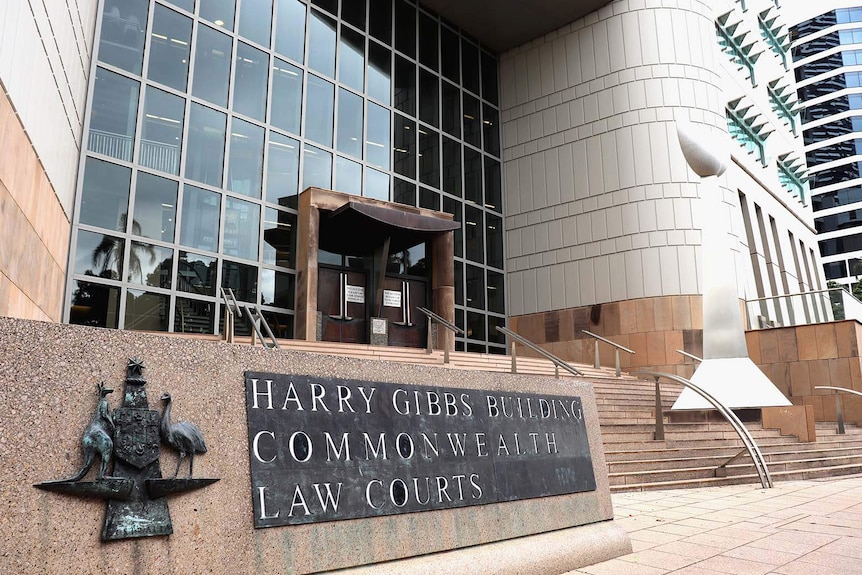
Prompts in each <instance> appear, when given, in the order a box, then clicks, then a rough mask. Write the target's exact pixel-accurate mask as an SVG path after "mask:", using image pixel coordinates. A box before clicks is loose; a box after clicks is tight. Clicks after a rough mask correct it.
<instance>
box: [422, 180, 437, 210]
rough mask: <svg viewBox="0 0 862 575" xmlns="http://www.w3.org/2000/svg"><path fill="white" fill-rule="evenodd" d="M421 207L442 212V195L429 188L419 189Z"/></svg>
mask: <svg viewBox="0 0 862 575" xmlns="http://www.w3.org/2000/svg"><path fill="white" fill-rule="evenodd" d="M419 207H420V208H426V209H428V210H437V211H439V210H440V193H439V192H435V191H434V190H429V189H428V188H423V187H421V186H420V187H419Z"/></svg>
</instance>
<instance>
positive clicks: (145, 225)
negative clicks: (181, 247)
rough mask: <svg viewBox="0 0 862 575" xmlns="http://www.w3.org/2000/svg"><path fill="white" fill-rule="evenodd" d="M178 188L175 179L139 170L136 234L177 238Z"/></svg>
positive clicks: (134, 214)
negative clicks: (175, 232) (175, 234)
mask: <svg viewBox="0 0 862 575" xmlns="http://www.w3.org/2000/svg"><path fill="white" fill-rule="evenodd" d="M177 188H178V184H177V182H176V181H174V180H169V179H167V178H160V177H158V176H153V175H152V174H147V173H146V172H138V181H137V185H136V186H135V211H134V212H133V216H132V217H133V220H132V233H133V234H135V235H138V236H142V237H145V238H151V239H154V240H161V241H163V242H172V241H174V227H175V226H176V218H177Z"/></svg>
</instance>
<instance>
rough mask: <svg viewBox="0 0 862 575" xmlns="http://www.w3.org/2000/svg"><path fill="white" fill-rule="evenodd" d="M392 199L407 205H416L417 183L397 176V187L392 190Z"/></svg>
mask: <svg viewBox="0 0 862 575" xmlns="http://www.w3.org/2000/svg"><path fill="white" fill-rule="evenodd" d="M392 201H393V202H397V203H399V204H404V205H405V206H415V205H416V184H414V183H413V182H408V181H406V180H402V179H401V178H395V188H394V189H393V190H392Z"/></svg>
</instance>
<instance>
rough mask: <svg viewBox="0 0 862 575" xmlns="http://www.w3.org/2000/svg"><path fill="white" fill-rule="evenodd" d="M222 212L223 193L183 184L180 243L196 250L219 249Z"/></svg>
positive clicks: (210, 250) (211, 250) (213, 250)
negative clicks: (220, 216)
mask: <svg viewBox="0 0 862 575" xmlns="http://www.w3.org/2000/svg"><path fill="white" fill-rule="evenodd" d="M220 213H221V194H218V193H216V192H211V191H209V190H204V189H201V188H196V187H195V186H189V185H188V184H186V185H185V186H183V211H182V213H181V214H180V243H181V244H182V245H184V246H186V247H190V248H192V249H196V250H206V251H208V252H216V251H218V235H219V215H220Z"/></svg>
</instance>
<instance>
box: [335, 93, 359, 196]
mask: <svg viewBox="0 0 862 575" xmlns="http://www.w3.org/2000/svg"><path fill="white" fill-rule="evenodd" d="M362 104H363V101H362V98H361V97H359V96H357V95H356V94H354V93H352V92H348V91H347V90H345V89H344V88H339V89H338V142H337V144H336V149H337V150H338V151H339V152H344V153H345V154H348V155H351V156H353V157H354V158H359V159H362ZM340 188H341V186H340V185H339V189H340Z"/></svg>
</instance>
